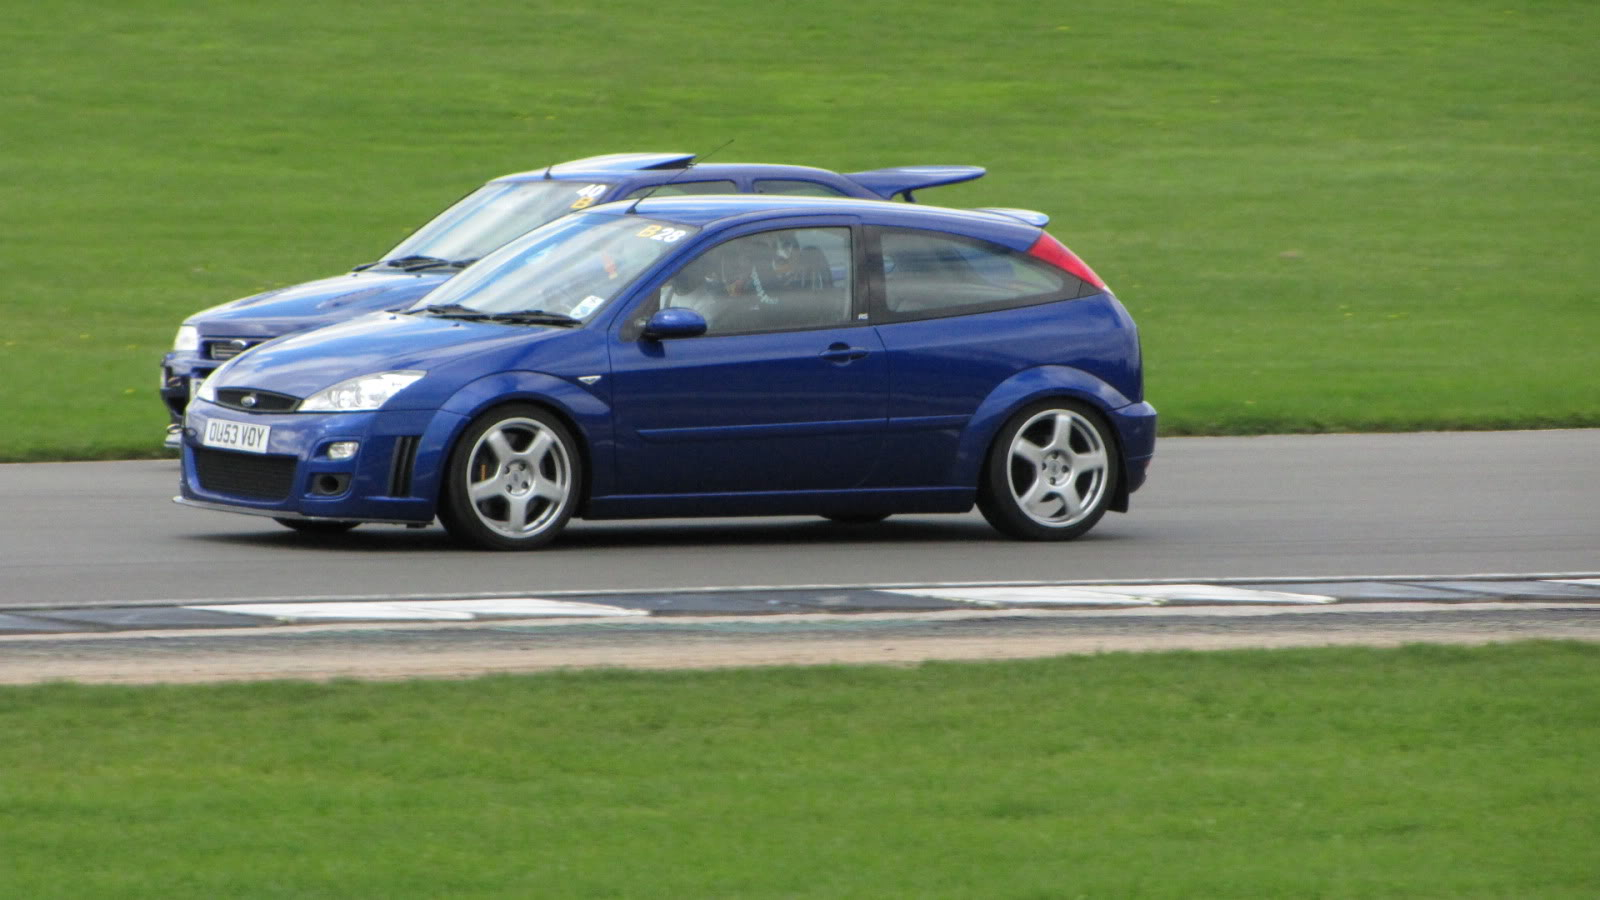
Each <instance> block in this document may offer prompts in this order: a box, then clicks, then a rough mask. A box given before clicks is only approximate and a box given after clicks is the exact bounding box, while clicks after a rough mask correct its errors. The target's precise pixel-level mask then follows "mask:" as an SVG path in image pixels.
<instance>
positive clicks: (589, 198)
mask: <svg viewBox="0 0 1600 900" xmlns="http://www.w3.org/2000/svg"><path fill="white" fill-rule="evenodd" d="M605 192H606V186H605V185H603V184H586V185H584V186H583V187H581V188H579V189H578V199H576V200H574V201H572V205H571V206H569V207H567V208H568V209H587V208H588V207H591V206H593V205H594V202H595V201H596V200H599V199H600V195H601V194H604V193H605Z"/></svg>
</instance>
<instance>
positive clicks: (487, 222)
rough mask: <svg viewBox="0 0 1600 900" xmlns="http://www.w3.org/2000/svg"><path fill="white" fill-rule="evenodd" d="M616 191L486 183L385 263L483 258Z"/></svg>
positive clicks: (598, 186) (587, 185) (571, 184)
mask: <svg viewBox="0 0 1600 900" xmlns="http://www.w3.org/2000/svg"><path fill="white" fill-rule="evenodd" d="M610 188H611V185H609V184H603V183H599V182H583V181H508V182H497V183H493V184H486V185H484V186H483V187H481V188H478V189H477V190H476V191H473V192H472V193H470V194H468V195H467V196H465V197H463V198H461V200H459V201H458V202H457V203H456V204H455V205H454V206H452V207H450V208H449V209H447V210H445V211H444V212H442V213H440V214H439V215H437V216H435V217H434V218H433V221H431V222H429V223H428V224H426V225H424V226H422V227H421V228H419V229H417V230H416V232H415V233H413V234H412V235H411V236H410V237H408V238H406V239H405V240H404V241H401V242H400V244H399V245H398V246H396V247H395V248H394V249H393V250H390V251H389V252H388V253H385V254H384V255H383V259H384V260H417V259H438V260H440V261H447V260H473V259H477V258H478V257H480V256H484V255H486V254H488V253H489V251H491V250H494V249H495V248H497V247H499V246H500V245H502V244H504V243H506V242H507V241H509V240H511V239H512V238H514V237H517V236H518V235H521V234H523V233H525V232H528V231H532V230H533V229H535V228H538V227H539V226H540V225H543V224H544V223H546V222H549V221H551V220H552V219H555V218H558V217H560V216H563V215H566V214H567V213H569V212H572V211H573V210H578V209H583V208H585V207H587V206H592V205H594V204H595V203H597V202H598V201H599V199H600V197H602V196H604V195H605V192H606V191H608V190H610Z"/></svg>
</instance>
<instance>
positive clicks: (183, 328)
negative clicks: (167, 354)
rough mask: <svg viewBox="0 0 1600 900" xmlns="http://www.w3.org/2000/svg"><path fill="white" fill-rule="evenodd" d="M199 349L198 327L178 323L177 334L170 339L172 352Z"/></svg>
mask: <svg viewBox="0 0 1600 900" xmlns="http://www.w3.org/2000/svg"><path fill="white" fill-rule="evenodd" d="M199 349H200V329H198V328H196V327H194V326H193V325H179V326H178V336H177V337H175V338H173V339H172V350H173V352H174V353H182V352H184V351H186V350H188V351H194V350H199Z"/></svg>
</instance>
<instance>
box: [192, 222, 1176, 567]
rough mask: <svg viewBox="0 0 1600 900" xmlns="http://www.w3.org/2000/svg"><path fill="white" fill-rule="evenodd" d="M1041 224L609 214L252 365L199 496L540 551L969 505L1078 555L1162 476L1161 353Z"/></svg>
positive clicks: (195, 456) (195, 437)
mask: <svg viewBox="0 0 1600 900" xmlns="http://www.w3.org/2000/svg"><path fill="white" fill-rule="evenodd" d="M1043 224H1044V216H1042V215H1040V214H1038V213H1030V212H1027V211H1023V210H969V211H960V210H951V209H940V208H935V207H926V206H911V205H906V204H897V203H887V202H881V201H864V200H848V199H820V198H815V199H814V198H799V197H756V196H707V197H672V198H650V199H644V200H638V201H633V202H622V203H611V204H606V205H602V206H596V207H593V208H590V209H587V210H585V211H583V212H580V213H577V214H575V215H570V216H567V217H564V218H561V219H558V220H556V221H554V222H551V223H549V224H547V225H545V226H543V227H542V228H539V229H537V230H536V231H533V232H531V233H529V234H526V235H524V236H522V237H520V238H518V239H516V240H514V241H513V242H511V243H510V244H508V245H506V246H504V247H502V248H501V249H499V250H497V251H495V252H494V253H492V254H490V255H489V256H487V257H485V258H484V259H483V260H482V261H481V262H480V263H478V264H477V265H475V266H473V267H472V268H471V269H468V270H467V271H466V272H464V273H462V274H461V275H460V276H458V277H456V278H454V279H453V280H451V281H450V282H448V283H447V284H445V285H444V286H442V287H440V288H439V289H438V290H437V291H435V292H434V293H432V294H430V295H429V296H428V297H427V298H426V300H424V301H422V302H421V303H419V304H418V305H417V306H416V307H414V308H412V309H410V310H407V311H405V312H401V313H375V314H371V315H368V316H364V317H361V318H359V319H355V320H351V321H348V322H345V323H342V324H338V325H333V326H330V327H327V328H323V329H320V330H317V331H313V332H307V333H304V334H299V335H291V336H288V337H284V338H281V339H278V340H276V341H272V342H269V343H267V344H264V345H262V346H260V347H257V348H255V349H253V350H251V351H249V352H248V353H245V354H243V355H241V356H237V357H235V358H233V359H232V360H230V361H229V362H227V363H226V364H224V365H223V366H222V367H221V368H219V369H218V370H217V371H216V372H215V373H213V374H212V376H211V377H210V378H208V379H207V380H206V381H205V382H204V383H203V384H202V385H201V387H200V389H199V391H198V393H197V395H196V398H195V400H194V402H193V403H191V404H190V405H189V407H188V411H187V415H186V417H185V423H184V428H183V485H182V495H181V496H180V497H178V498H175V499H177V500H178V502H180V503H184V504H187V505H190V506H197V507H203V508H208V509H217V510H226V511H231V512H240V513H249V514H254V515H262V516H270V517H273V518H275V519H277V520H278V521H279V522H281V523H282V524H284V525H286V526H289V527H291V528H295V529H298V530H302V531H339V530H343V529H346V528H350V527H353V526H355V525H357V524H359V523H362V522H393V523H404V524H410V525H419V526H420V525H426V524H427V523H429V522H431V521H432V520H433V519H434V518H435V517H437V518H438V519H439V520H440V521H441V522H442V523H443V524H444V526H445V528H446V529H448V530H449V532H450V533H451V534H452V535H453V536H455V537H456V538H458V539H459V540H461V541H463V542H464V543H467V544H471V545H475V546H479V547H485V548H492V549H522V548H531V547H537V546H540V545H542V544H544V543H546V542H548V541H550V540H551V539H552V538H554V537H555V536H556V535H557V534H558V533H559V532H560V531H561V529H562V528H563V526H565V525H566V523H567V522H568V520H569V519H570V518H572V517H573V516H577V517H581V518H588V519H615V518H647V517H664V516H709V515H716V516H730V515H821V516H826V517H828V518H831V519H836V520H840V521H847V522H866V521H874V520H877V519H881V518H884V517H885V516H888V515H890V514H893V513H903V512H916V513H932V512H951V513H957V512H965V511H967V510H970V509H971V508H972V506H973V504H974V503H976V504H977V505H978V507H979V508H980V509H981V510H982V512H983V514H984V515H985V516H986V517H987V518H988V520H989V521H990V523H991V524H993V525H994V526H995V527H996V528H997V529H999V530H1000V531H1002V532H1004V533H1006V534H1008V535H1012V536H1014V537H1019V538H1026V539H1036V540H1051V539H1066V538H1073V537H1077V536H1078V535H1081V534H1083V533H1084V532H1086V531H1088V530H1089V529H1090V528H1091V527H1093V526H1094V524H1095V523H1096V522H1097V521H1099V519H1100V518H1101V516H1102V515H1103V514H1104V513H1105V511H1106V510H1108V509H1110V510H1118V511H1125V510H1126V509H1127V508H1128V496H1129V494H1131V493H1132V492H1133V491H1134V490H1135V489H1137V488H1138V487H1139V486H1140V484H1141V483H1143V481H1144V477H1145V470H1146V468H1147V466H1148V464H1149V461H1150V457H1151V453H1152V451H1153V448H1154V443H1155V423H1156V413H1155V410H1154V409H1153V408H1152V407H1151V406H1150V405H1149V404H1148V403H1146V402H1145V401H1144V385H1143V374H1142V370H1141V361H1140V349H1139V339H1138V333H1137V330H1136V329H1135V326H1134V323H1133V321H1132V319H1131V318H1130V317H1129V315H1128V313H1127V311H1126V310H1124V309H1123V307H1122V305H1121V304H1120V303H1119V302H1118V301H1117V299H1116V297H1115V296H1113V295H1112V293H1111V291H1110V290H1109V289H1108V288H1107V287H1106V286H1105V284H1104V282H1102V281H1101V280H1100V279H1099V278H1098V277H1097V276H1096V275H1095V273H1094V272H1093V271H1092V270H1091V269H1090V268H1089V267H1088V266H1086V265H1085V264H1084V263H1083V262H1082V261H1081V260H1079V259H1078V258H1077V257H1076V256H1075V255H1073V253H1072V252H1071V251H1070V250H1068V249H1067V248H1066V247H1065V246H1063V245H1062V244H1061V243H1060V242H1059V241H1057V240H1056V239H1055V238H1053V237H1051V236H1050V235H1049V234H1048V233H1046V232H1045V231H1044V230H1043V228H1042V227H1041V226H1042V225H1043Z"/></svg>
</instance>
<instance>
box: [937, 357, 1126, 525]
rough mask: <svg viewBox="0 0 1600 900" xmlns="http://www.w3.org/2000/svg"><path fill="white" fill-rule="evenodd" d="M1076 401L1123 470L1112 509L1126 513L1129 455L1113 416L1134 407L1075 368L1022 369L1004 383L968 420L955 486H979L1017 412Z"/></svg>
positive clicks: (1113, 497)
mask: <svg viewBox="0 0 1600 900" xmlns="http://www.w3.org/2000/svg"><path fill="white" fill-rule="evenodd" d="M1057 398H1059V399H1065V400H1075V401H1077V402H1079V403H1082V404H1084V405H1085V406H1087V407H1089V409H1090V410H1092V411H1093V412H1094V413H1095V414H1096V415H1098V416H1099V418H1100V421H1101V423H1102V424H1104V425H1105V428H1106V431H1107V432H1108V433H1109V434H1110V436H1111V440H1112V441H1113V442H1114V443H1115V445H1116V446H1115V451H1116V453H1117V456H1118V459H1119V460H1121V461H1122V462H1123V465H1120V466H1118V467H1117V481H1116V484H1114V485H1112V495H1111V502H1110V505H1109V507H1108V508H1109V509H1112V510H1114V511H1116V512H1127V511H1128V495H1129V493H1130V491H1129V489H1128V474H1127V470H1128V466H1127V464H1126V463H1127V449H1126V448H1125V447H1124V445H1123V435H1122V433H1121V430H1120V429H1119V428H1118V427H1117V421H1116V417H1115V416H1114V415H1112V412H1113V411H1114V410H1117V409H1121V408H1123V407H1125V406H1128V405H1130V404H1131V403H1132V402H1133V401H1132V400H1129V399H1128V398H1127V397H1125V396H1123V394H1122V392H1121V391H1118V390H1117V389H1116V388H1114V387H1112V386H1111V385H1110V384H1108V383H1107V382H1105V381H1104V380H1102V379H1100V378H1098V377H1096V376H1094V375H1092V374H1090V373H1089V372H1085V371H1084V370H1082V369H1075V368H1072V367H1071V366H1036V367H1034V368H1031V369H1024V370H1023V371H1021V372H1018V373H1017V374H1015V375H1013V376H1011V377H1010V378H1008V379H1006V380H1005V381H1003V382H1001V383H1000V384H999V385H998V386H997V387H996V388H995V389H994V390H993V391H990V392H989V396H988V397H985V398H984V400H983V402H982V403H980V404H978V408H977V410H976V411H975V412H974V413H973V414H972V417H971V418H970V419H968V420H967V427H966V430H965V431H964V432H963V434H962V436H961V442H960V444H959V445H958V447H957V450H956V460H955V471H954V472H953V473H952V476H953V482H954V483H956V484H971V485H978V484H980V483H981V481H982V478H983V465H984V461H985V460H986V459H988V458H989V452H990V450H991V449H992V448H993V447H994V442H995V440H996V439H997V438H998V437H999V435H1000V431H1001V429H1002V428H1003V427H1004V426H1005V424H1006V422H1008V421H1010V419H1011V417H1012V416H1014V415H1016V414H1017V412H1018V411H1020V410H1022V409H1024V408H1026V407H1028V406H1031V405H1033V404H1035V403H1038V402H1040V401H1044V400H1051V399H1057Z"/></svg>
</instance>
